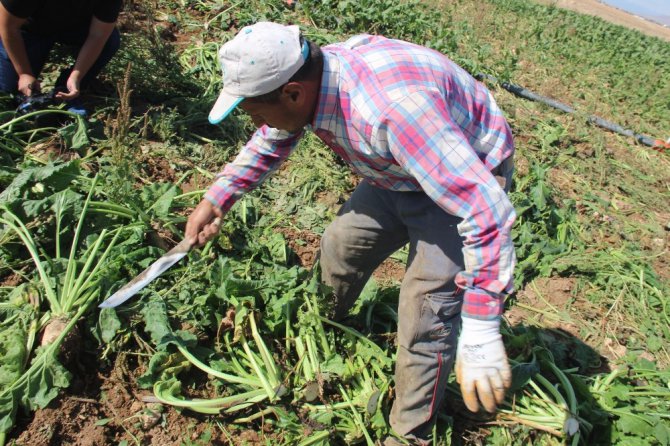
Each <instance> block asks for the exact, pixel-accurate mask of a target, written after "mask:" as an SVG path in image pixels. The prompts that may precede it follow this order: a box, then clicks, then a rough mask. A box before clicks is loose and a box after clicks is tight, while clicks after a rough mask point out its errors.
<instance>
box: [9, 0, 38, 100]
mask: <svg viewBox="0 0 670 446" xmlns="http://www.w3.org/2000/svg"><path fill="white" fill-rule="evenodd" d="M26 21H27V19H26V18H21V17H17V16H15V15H13V14H12V13H10V12H9V11H7V9H6V8H5V6H4V5H3V4H2V3H1V2H0V39H2V44H3V45H4V47H5V50H6V51H7V55H9V59H10V60H11V61H12V65H14V70H16V73H17V74H18V77H19V81H18V85H17V89H18V90H19V91H20V92H21V93H23V94H25V95H26V96H31V95H32V94H33V93H39V92H40V84H39V81H38V80H37V78H36V77H35V76H34V74H33V69H32V67H31V66H30V60H29V59H28V52H27V51H26V46H25V44H24V43H23V36H21V26H23V24H24V23H25V22H26Z"/></svg>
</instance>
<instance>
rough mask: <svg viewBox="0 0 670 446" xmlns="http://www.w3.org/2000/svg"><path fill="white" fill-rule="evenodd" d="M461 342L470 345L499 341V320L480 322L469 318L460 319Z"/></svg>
mask: <svg viewBox="0 0 670 446" xmlns="http://www.w3.org/2000/svg"><path fill="white" fill-rule="evenodd" d="M461 324H462V325H461V336H460V338H461V340H462V341H464V342H466V343H468V344H471V343H486V342H491V341H495V340H497V339H500V338H501V336H500V319H494V320H490V321H482V320H479V319H472V318H469V317H462V318H461Z"/></svg>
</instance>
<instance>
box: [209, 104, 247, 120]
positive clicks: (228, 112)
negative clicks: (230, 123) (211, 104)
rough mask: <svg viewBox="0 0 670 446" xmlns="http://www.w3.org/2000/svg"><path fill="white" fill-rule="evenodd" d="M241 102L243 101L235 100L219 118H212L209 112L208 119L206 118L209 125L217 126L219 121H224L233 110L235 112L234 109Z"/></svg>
mask: <svg viewBox="0 0 670 446" xmlns="http://www.w3.org/2000/svg"><path fill="white" fill-rule="evenodd" d="M243 100H244V98H237V100H236V101H235V102H233V104H232V105H231V106H230V107H228V110H226V111H225V112H224V113H223V115H221V117H217V116H212V114H211V112H210V114H209V116H208V118H207V119H208V120H209V123H210V124H218V123H219V122H221V121H223V120H224V119H226V118H227V117H228V115H229V114H230V112H232V111H233V110H235V107H237V106H238V105H240V102H242V101H243Z"/></svg>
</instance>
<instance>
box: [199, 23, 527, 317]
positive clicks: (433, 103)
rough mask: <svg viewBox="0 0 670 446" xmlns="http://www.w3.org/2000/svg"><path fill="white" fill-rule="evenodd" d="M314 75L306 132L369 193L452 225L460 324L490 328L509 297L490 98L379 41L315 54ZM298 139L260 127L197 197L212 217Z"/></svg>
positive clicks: (429, 58)
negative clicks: (317, 75)
mask: <svg viewBox="0 0 670 446" xmlns="http://www.w3.org/2000/svg"><path fill="white" fill-rule="evenodd" d="M322 51H323V53H324V70H323V77H322V82H321V92H320V96H319V100H318V105H317V110H316V112H315V116H314V121H313V122H312V124H311V125H309V126H307V128H308V129H310V130H312V131H313V132H314V133H315V134H316V135H317V136H318V137H319V138H320V139H321V140H323V141H324V142H325V143H326V144H327V145H328V146H329V147H330V148H331V149H332V150H333V151H335V152H336V153H337V154H338V155H340V156H341V157H342V158H343V159H344V160H345V161H346V162H347V163H349V165H350V166H351V168H352V169H353V170H354V171H355V172H356V173H358V174H359V175H361V176H362V177H364V178H365V179H366V180H367V181H369V182H370V183H371V184H373V185H375V186H377V187H380V188H384V189H389V190H393V191H420V190H423V191H424V192H425V193H426V194H428V196H429V197H431V198H432V199H433V200H434V201H435V202H436V203H437V204H438V205H439V206H440V207H441V208H442V209H444V210H445V211H446V212H449V213H450V214H453V215H456V216H458V217H461V218H462V219H463V220H462V222H461V223H459V225H458V231H459V234H460V235H461V236H462V237H463V239H464V243H463V254H464V259H465V269H464V271H462V272H461V273H459V274H458V275H457V277H456V284H457V285H458V287H459V288H461V289H462V290H464V303H463V309H462V313H463V316H466V317H472V318H476V319H495V318H497V317H499V316H500V314H501V313H502V309H503V303H504V302H503V300H504V296H505V295H507V294H509V293H510V292H511V291H512V286H513V268H514V263H515V257H514V246H513V244H512V237H511V229H512V224H513V223H514V219H515V213H514V208H513V206H512V204H511V203H510V201H509V199H508V198H507V195H506V194H505V192H504V191H503V189H502V188H501V186H500V185H499V184H498V182H497V181H496V179H495V178H494V176H493V175H492V174H491V171H492V170H493V169H494V168H496V167H497V166H499V165H500V163H501V162H502V161H503V160H505V159H507V158H508V157H510V156H512V155H513V153H514V143H513V139H512V133H511V130H510V128H509V126H508V125H507V122H506V121H505V119H504V117H503V115H502V112H501V110H500V109H499V108H498V106H497V105H496V103H495V101H494V99H493V97H492V96H491V94H490V92H489V91H488V90H487V89H486V88H485V87H484V86H483V85H482V84H480V83H478V82H477V81H475V79H473V78H472V77H471V76H470V75H469V74H468V73H466V72H465V71H464V70H463V69H461V68H460V67H458V66H457V65H456V64H454V63H453V62H452V61H450V60H449V59H448V58H446V57H445V56H444V55H442V54H440V53H438V52H435V51H433V50H430V49H427V48H424V47H421V46H417V45H414V44H410V43H407V42H402V41H398V40H390V39H386V38H383V37H379V36H369V35H360V36H355V37H352V38H351V39H349V40H348V41H346V42H344V43H339V44H334V45H329V46H326V47H323V48H322ZM302 134H303V132H300V133H296V134H289V133H287V132H284V131H280V130H277V129H273V128H269V127H268V126H263V127H261V128H260V129H258V130H257V131H256V133H254V135H253V136H252V137H251V139H250V140H249V142H248V143H247V144H246V145H245V147H244V148H243V149H242V151H241V152H240V153H239V155H238V156H237V158H236V159H235V160H234V161H233V162H232V163H230V164H228V165H227V166H226V167H225V168H224V170H223V171H222V172H221V173H220V174H219V175H218V176H217V178H216V181H215V183H214V184H213V185H212V186H211V188H210V189H209V190H208V191H207V193H206V195H205V198H207V199H208V200H209V201H211V202H212V203H213V204H214V205H216V206H219V207H220V208H221V209H222V210H223V211H224V212H225V211H227V210H228V209H230V207H231V206H232V205H233V203H235V202H236V201H237V199H239V198H240V196H241V195H242V194H243V193H245V192H247V191H249V190H251V189H253V188H254V187H255V186H257V185H258V184H260V183H261V182H262V181H263V180H264V179H265V178H266V177H267V176H268V175H269V174H270V173H272V172H273V171H275V170H276V169H277V168H278V167H279V165H280V164H281V163H282V161H284V160H285V159H286V158H287V157H288V156H289V155H290V154H291V152H292V150H293V149H294V148H295V146H296V145H297V142H298V140H299V139H300V137H301V136H302Z"/></svg>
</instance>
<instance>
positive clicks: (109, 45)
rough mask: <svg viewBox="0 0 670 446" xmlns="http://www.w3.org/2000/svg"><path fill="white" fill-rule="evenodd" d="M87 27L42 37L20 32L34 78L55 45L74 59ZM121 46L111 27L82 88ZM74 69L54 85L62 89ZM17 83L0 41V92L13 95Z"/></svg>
mask: <svg viewBox="0 0 670 446" xmlns="http://www.w3.org/2000/svg"><path fill="white" fill-rule="evenodd" d="M88 28H89V24H88V23H87V24H86V25H85V26H82V27H80V28H78V29H74V30H70V31H65V32H60V33H58V34H54V35H49V36H42V35H38V34H34V33H28V32H26V31H22V33H21V34H22V35H23V42H24V43H25V46H26V52H27V53H28V60H29V61H30V66H31V67H32V69H33V74H34V75H35V77H38V76H39V74H40V73H41V72H42V69H43V68H44V64H45V63H46V62H47V59H48V57H49V53H51V50H52V49H53V46H54V44H56V43H60V44H63V45H66V46H67V47H69V48H71V49H72V55H73V57H75V58H76V57H77V54H78V53H79V50H80V49H81V47H82V46H83V45H84V42H85V41H86V37H87V36H88ZM120 44H121V36H120V34H119V31H118V30H117V29H116V28H114V31H112V34H111V35H110V36H109V39H107V42H106V43H105V46H104V47H103V48H102V52H101V53H100V56H98V59H97V60H96V61H95V62H94V63H93V65H92V66H91V68H90V69H89V71H88V73H86V75H85V76H84V78H83V79H82V82H81V87H82V88H85V87H86V86H87V85H88V84H89V83H90V82H91V80H93V79H95V77H96V76H97V75H98V74H99V73H100V71H102V69H103V68H104V67H105V66H106V65H107V63H108V62H109V61H110V60H112V57H114V54H116V52H117V51H118V49H119V46H120ZM72 68H73V66H71V67H69V68H67V69H65V70H63V71H62V72H61V73H60V76H59V77H58V80H57V81H56V86H62V87H64V86H65V83H66V82H67V78H68V77H69V76H70V72H71V71H72ZM18 81H19V77H18V74H17V73H16V70H15V69H14V65H13V64H12V61H11V60H10V59H9V55H8V54H7V50H6V49H5V46H4V45H3V43H2V42H1V41H0V91H1V92H3V93H14V92H16V89H17V84H18Z"/></svg>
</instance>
